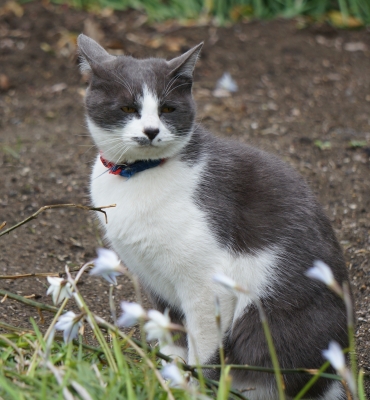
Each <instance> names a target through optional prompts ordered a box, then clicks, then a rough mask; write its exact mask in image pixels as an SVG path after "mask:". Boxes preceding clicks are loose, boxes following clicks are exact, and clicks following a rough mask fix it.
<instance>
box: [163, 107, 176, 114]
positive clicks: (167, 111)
mask: <svg viewBox="0 0 370 400" xmlns="http://www.w3.org/2000/svg"><path fill="white" fill-rule="evenodd" d="M174 111H175V108H174V107H166V106H165V107H162V108H161V112H162V113H172V112H174Z"/></svg>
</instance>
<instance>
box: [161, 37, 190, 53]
mask: <svg viewBox="0 0 370 400" xmlns="http://www.w3.org/2000/svg"><path fill="white" fill-rule="evenodd" d="M185 44H186V39H185V38H184V37H171V38H169V39H167V40H166V41H165V45H166V47H167V49H168V50H169V51H175V52H179V51H180V50H181V48H182V47H183V46H184V45H185Z"/></svg>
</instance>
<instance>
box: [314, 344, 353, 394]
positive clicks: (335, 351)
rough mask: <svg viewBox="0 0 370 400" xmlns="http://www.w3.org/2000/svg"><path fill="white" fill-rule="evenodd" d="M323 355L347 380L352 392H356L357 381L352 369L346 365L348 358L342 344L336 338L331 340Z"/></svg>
mask: <svg viewBox="0 0 370 400" xmlns="http://www.w3.org/2000/svg"><path fill="white" fill-rule="evenodd" d="M322 355H323V356H324V358H326V359H327V360H328V361H329V362H330V364H331V365H332V366H333V367H334V369H335V370H336V371H337V374H338V375H340V376H341V377H342V378H343V379H344V380H346V381H347V383H348V387H349V389H350V390H351V392H352V393H353V394H356V383H355V380H354V379H353V375H352V374H351V372H350V370H349V369H348V368H347V367H346V360H345V357H344V354H343V351H342V349H341V347H340V345H339V344H338V343H337V342H335V341H334V340H333V341H331V342H330V343H329V348H328V349H327V350H323V352H322Z"/></svg>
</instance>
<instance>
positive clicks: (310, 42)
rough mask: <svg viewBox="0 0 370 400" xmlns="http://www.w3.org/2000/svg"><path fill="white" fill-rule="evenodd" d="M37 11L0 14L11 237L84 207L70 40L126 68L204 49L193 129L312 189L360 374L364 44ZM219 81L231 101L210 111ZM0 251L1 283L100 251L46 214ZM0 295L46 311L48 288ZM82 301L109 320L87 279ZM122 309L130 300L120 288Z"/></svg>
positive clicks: (88, 157) (18, 316)
mask: <svg viewBox="0 0 370 400" xmlns="http://www.w3.org/2000/svg"><path fill="white" fill-rule="evenodd" d="M45 4H46V3H45ZM45 4H44V5H42V4H41V3H30V4H26V5H25V6H24V7H23V9H20V10H14V11H15V12H16V13H18V16H16V15H15V14H14V11H11V10H7V9H4V7H3V8H2V7H1V3H0V60H1V62H0V74H1V75H0V88H1V89H0V129H1V135H0V166H1V174H0V222H1V221H7V224H8V226H11V225H13V224H15V223H16V222H18V221H20V220H21V219H23V218H24V217H26V216H28V215H30V214H32V213H33V212H35V211H36V210H37V209H38V208H39V207H41V206H43V205H47V204H58V203H79V204H86V205H87V204H89V198H88V179H89V178H88V177H89V170H90V167H91V162H92V160H93V159H94V157H95V154H96V150H95V149H94V148H93V147H92V143H91V140H90V138H89V137H88V135H87V130H86V128H85V126H84V125H85V123H84V110H83V95H84V90H85V84H84V82H83V79H82V78H81V77H80V74H79V72H78V68H77V62H76V57H75V38H76V35H77V34H78V33H80V32H82V31H84V32H85V33H86V34H88V35H90V36H93V37H95V38H96V39H97V40H99V41H100V42H101V43H102V44H103V45H104V46H107V47H109V48H110V49H111V51H112V52H115V53H116V54H122V53H123V52H124V53H125V54H132V55H133V56H135V57H147V56H158V57H166V58H170V57H174V56H176V55H178V54H179V53H180V52H181V51H184V50H186V49H188V48H189V47H190V46H193V45H195V44H197V43H199V42H200V41H203V40H204V41H205V46H204V51H203V53H202V58H201V60H200V62H199V64H198V66H197V69H196V84H195V88H194V93H195V97H196V99H197V101H198V111H199V120H200V121H202V123H203V124H204V125H205V126H207V127H208V128H209V129H210V130H212V131H213V132H214V133H215V134H218V135H223V136H227V137H233V138H235V139H238V140H241V141H246V142H248V143H251V144H253V145H256V146H258V147H260V148H263V149H265V150H267V151H270V152H273V153H276V154H278V155H279V156H280V157H281V158H283V159H284V160H286V161H287V162H288V163H290V164H292V165H293V166H294V167H295V168H296V169H297V170H299V171H300V173H301V174H302V175H303V176H304V177H305V179H307V180H308V181H309V183H310V185H311V187H312V188H313V189H314V191H315V192H316V193H317V195H318V197H319V199H320V201H321V203H322V204H323V206H324V208H325V210H326V212H327V214H328V215H329V217H330V219H331V221H332V223H333V225H334V227H335V230H336V232H337V235H338V238H339V240H340V242H341V245H342V247H343V249H344V252H345V257H346V261H347V266H348V270H349V273H350V277H351V283H352V287H353V292H354V296H355V299H356V321H357V328H356V337H357V342H358V350H359V364H360V366H362V367H364V369H365V370H367V371H370V309H369V304H370V298H369V297H370V261H369V258H370V257H369V255H370V115H369V107H370V73H369V71H370V32H369V31H366V30H363V31H357V32H349V31H338V30H335V29H334V28H331V27H329V26H326V25H314V26H307V27H303V26H302V23H299V22H297V21H272V22H250V23H240V24H237V25H235V26H233V27H229V28H214V27H208V26H203V27H200V26H191V27H187V28H185V27H180V26H177V25H176V24H173V23H166V24H161V25H148V24H146V23H145V17H144V16H143V15H141V14H140V13H137V12H126V13H114V14H112V13H109V12H105V15H104V16H92V15H88V14H87V13H85V12H82V11H76V10H71V9H69V8H63V7H55V6H51V5H48V4H47V5H45ZM21 14H23V15H21ZM225 71H229V72H230V73H231V75H232V76H233V77H234V79H236V81H237V83H238V85H239V91H238V92H237V93H236V94H235V95H233V97H229V98H216V97H214V96H213V95H212V90H213V89H214V86H215V82H216V81H217V79H219V78H220V77H221V75H222V74H223V73H224V72H225ZM357 145H358V146H359V147H356V146H357ZM102 205H103V204H102ZM0 241H1V244H0V249H1V250H0V274H3V275H5V274H9V275H10V274H19V273H30V272H51V271H54V272H59V271H60V272H62V271H63V270H64V266H65V264H66V263H67V264H69V265H70V266H71V267H73V266H78V265H80V264H81V263H83V262H86V261H88V260H90V259H92V258H93V257H94V256H95V248H96V247H98V246H101V245H102V242H101V239H100V233H99V229H98V228H97V226H96V223H95V219H94V215H93V214H92V213H91V212H87V211H80V210H67V209H62V210H52V211H48V212H45V213H43V214H42V215H40V216H39V218H38V219H37V220H34V221H32V222H30V223H28V224H27V225H25V226H23V227H21V228H20V229H18V230H16V231H14V232H13V233H11V234H9V235H8V236H6V237H2V238H1V239H0ZM0 288H1V289H5V290H9V291H12V292H14V293H17V294H20V295H24V296H26V295H35V296H36V297H37V298H40V301H42V302H50V299H49V298H47V297H46V295H45V292H46V281H45V279H41V278H40V279H34V278H33V279H28V280H0ZM81 290H82V292H83V293H84V294H85V295H86V298H87V299H88V301H89V303H90V304H91V305H92V307H93V308H94V309H95V310H96V311H97V312H98V313H100V314H101V315H102V316H105V317H108V314H109V313H108V304H107V290H108V285H106V284H105V283H103V282H101V281H100V280H97V279H93V278H89V277H87V276H86V277H84V279H83V280H82V285H81ZM122 299H126V300H133V299H134V295H133V290H132V287H131V285H130V284H129V283H128V282H127V281H126V280H124V279H121V280H120V282H119V286H118V293H117V296H116V300H117V302H118V301H119V300H122ZM0 315H1V317H0V318H1V319H2V320H4V321H5V322H7V323H10V324H13V325H17V326H22V327H27V326H29V317H30V316H33V317H35V318H37V319H38V318H39V317H38V316H37V313H36V311H35V310H34V309H32V308H28V307H26V306H23V305H20V304H18V303H15V302H13V301H11V300H9V299H7V300H6V301H4V302H3V303H0ZM45 319H46V322H45V323H46V324H47V323H48V321H49V319H50V317H49V316H48V315H45Z"/></svg>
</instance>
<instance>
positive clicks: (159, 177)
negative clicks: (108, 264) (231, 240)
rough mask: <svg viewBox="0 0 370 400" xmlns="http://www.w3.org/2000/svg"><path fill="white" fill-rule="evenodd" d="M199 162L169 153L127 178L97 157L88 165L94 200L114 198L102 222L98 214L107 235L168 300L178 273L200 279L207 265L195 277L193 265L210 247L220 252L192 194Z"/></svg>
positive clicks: (205, 259)
mask: <svg viewBox="0 0 370 400" xmlns="http://www.w3.org/2000/svg"><path fill="white" fill-rule="evenodd" d="M200 168H201V167H200V166H198V167H190V166H188V165H187V164H186V163H184V162H181V161H180V160H178V159H176V158H173V159H171V160H168V161H166V162H165V163H164V164H163V165H161V166H159V167H156V168H152V169H149V170H146V171H143V172H140V173H138V174H136V175H135V176H134V177H132V178H130V179H128V180H126V179H125V178H123V177H121V176H116V175H112V174H108V173H107V172H106V171H107V169H106V168H105V167H104V166H103V165H102V164H101V162H100V160H99V159H98V160H97V162H96V163H95V166H94V169H93V174H92V180H91V196H92V200H93V203H94V205H96V206H102V205H109V204H113V203H115V204H117V206H116V207H115V208H112V209H108V210H106V211H107V215H108V224H107V225H105V223H104V221H103V219H102V222H103V224H104V227H105V229H106V235H107V238H108V240H109V241H110V242H111V243H112V246H113V248H114V250H115V251H116V252H117V253H118V254H119V256H120V257H121V259H122V261H123V262H124V263H125V265H126V266H127V267H128V268H129V269H130V270H131V271H132V272H134V273H135V274H137V275H138V276H139V277H140V279H141V280H142V281H143V282H144V283H145V284H146V285H148V286H150V287H151V288H152V290H154V291H155V292H159V293H161V296H163V297H165V298H167V299H168V300H170V299H171V303H173V301H174V300H175V299H176V298H178V294H179V293H178V288H177V286H178V281H180V283H184V279H181V278H180V279H179V276H184V277H185V279H191V280H197V279H200V278H202V281H204V279H205V278H206V277H205V275H207V270H206V271H204V270H203V271H202V275H203V276H202V277H200V276H198V274H199V273H200V272H199V270H198V267H201V266H203V265H207V262H208V261H210V253H209V252H211V254H212V255H215V252H220V249H219V247H218V246H217V242H216V240H215V239H214V238H213V237H212V235H211V232H210V231H209V228H208V226H207V224H206V221H205V216H204V215H203V213H202V212H201V211H200V210H199V208H198V207H196V205H195V204H194V200H193V195H194V191H195V189H196V186H197V183H198V180H199V175H200ZM104 172H105V173H104ZM209 265H212V264H209ZM197 270H198V273H197ZM209 274H211V272H210V271H209ZM209 278H210V279H211V276H209ZM178 300H179V301H181V300H180V299H178Z"/></svg>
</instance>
